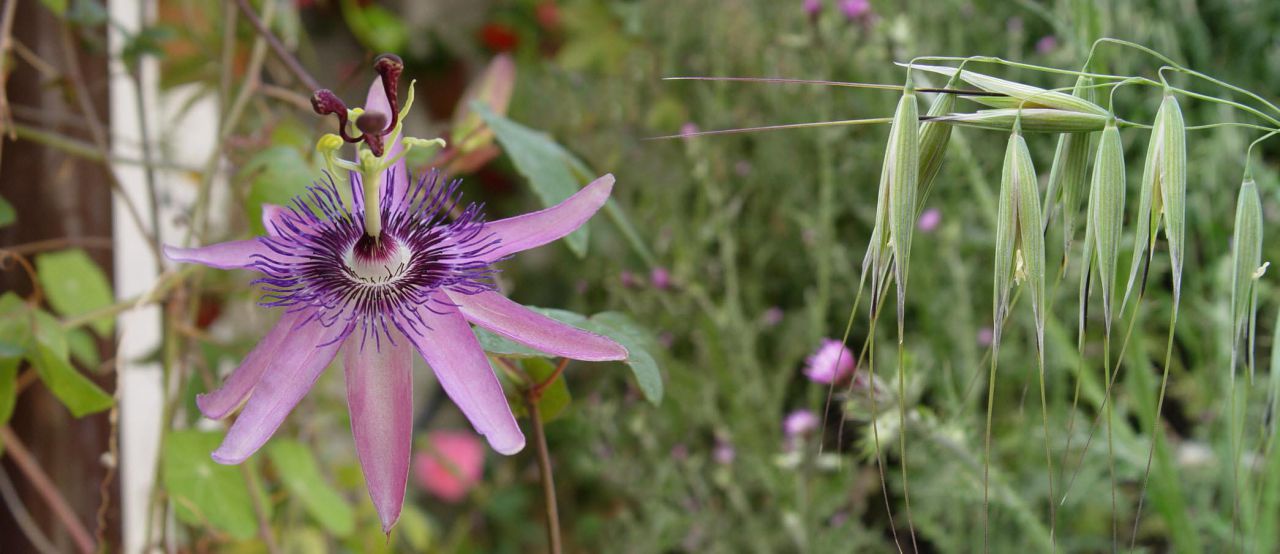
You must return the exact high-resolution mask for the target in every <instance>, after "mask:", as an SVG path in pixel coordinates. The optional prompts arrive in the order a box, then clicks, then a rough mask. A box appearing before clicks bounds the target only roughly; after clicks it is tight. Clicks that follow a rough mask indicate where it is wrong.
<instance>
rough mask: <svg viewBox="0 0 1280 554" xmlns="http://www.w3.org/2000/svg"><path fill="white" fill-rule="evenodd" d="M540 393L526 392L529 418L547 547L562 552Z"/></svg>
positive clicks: (532, 390) (551, 550)
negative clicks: (542, 501)
mask: <svg viewBox="0 0 1280 554" xmlns="http://www.w3.org/2000/svg"><path fill="white" fill-rule="evenodd" d="M539 397H540V394H539V393H538V392H536V390H535V389H533V388H531V389H529V391H528V392H527V393H526V394H525V400H526V401H527V403H528V405H529V419H530V421H532V422H533V425H532V426H533V444H534V447H535V448H536V449H537V456H538V472H539V474H540V476H541V480H542V497H543V500H544V501H545V502H546V510H547V549H548V551H549V552H551V554H560V553H561V551H562V549H563V547H562V546H561V539H560V511H559V508H558V507H557V504H556V483H555V478H554V477H553V476H552V475H551V454H550V452H548V450H547V435H546V432H545V431H544V430H543V425H542V413H541V412H539V411H538V398H539Z"/></svg>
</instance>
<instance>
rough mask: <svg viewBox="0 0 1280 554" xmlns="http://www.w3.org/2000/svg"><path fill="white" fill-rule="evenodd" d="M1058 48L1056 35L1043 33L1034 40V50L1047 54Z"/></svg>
mask: <svg viewBox="0 0 1280 554" xmlns="http://www.w3.org/2000/svg"><path fill="white" fill-rule="evenodd" d="M1057 49H1058V37H1055V36H1053V35H1045V36H1042V37H1040V40H1037V41H1036V52H1039V53H1041V54H1048V53H1050V52H1053V51H1054V50H1057Z"/></svg>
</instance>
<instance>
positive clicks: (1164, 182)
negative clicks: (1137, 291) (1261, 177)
mask: <svg viewBox="0 0 1280 554" xmlns="http://www.w3.org/2000/svg"><path fill="white" fill-rule="evenodd" d="M1186 144H1187V141H1186V125H1185V123H1184V122H1183V120H1182V110H1181V109H1180V108H1179V107H1178V101H1177V100H1176V99H1175V98H1174V97H1173V95H1171V94H1166V95H1165V97H1164V100H1163V101H1161V103H1160V109H1159V111H1157V112H1156V119H1155V123H1154V124H1152V126H1151V139H1150V143H1149V144H1148V145H1147V159H1146V162H1145V164H1144V166H1143V170H1142V188H1141V191H1140V193H1139V194H1140V197H1139V203H1138V218H1137V220H1136V221H1135V224H1136V225H1135V227H1134V237H1133V262H1132V263H1131V264H1130V268H1129V281H1128V283H1127V284H1126V285H1125V290H1124V300H1123V301H1122V302H1121V303H1120V310H1121V311H1124V307H1125V305H1126V304H1128V302H1129V295H1130V294H1131V293H1132V292H1133V287H1134V285H1135V284H1138V286H1140V287H1141V286H1145V281H1146V276H1145V275H1143V276H1141V278H1142V280H1143V282H1142V283H1141V284H1139V283H1138V279H1139V271H1145V270H1144V268H1147V267H1148V266H1149V264H1150V262H1151V257H1153V256H1154V255H1155V241H1156V237H1157V236H1158V233H1159V232H1160V225H1161V222H1164V225H1165V238H1166V239H1167V240H1168V241H1169V257H1170V261H1171V264H1172V266H1173V281H1174V293H1173V294H1174V296H1173V298H1174V303H1175V305H1176V303H1177V300H1178V297H1179V291H1180V289H1181V284H1182V271H1181V270H1182V265H1181V263H1182V248H1183V241H1185V240H1186V235H1185V221H1186V214H1185V203H1186V190H1187V146H1186ZM1144 257H1145V259H1144Z"/></svg>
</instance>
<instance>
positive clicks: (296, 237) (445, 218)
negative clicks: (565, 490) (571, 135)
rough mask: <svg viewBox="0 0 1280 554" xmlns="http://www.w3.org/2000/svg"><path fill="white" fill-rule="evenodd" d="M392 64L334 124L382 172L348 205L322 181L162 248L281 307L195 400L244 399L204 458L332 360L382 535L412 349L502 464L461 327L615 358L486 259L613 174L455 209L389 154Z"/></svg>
mask: <svg viewBox="0 0 1280 554" xmlns="http://www.w3.org/2000/svg"><path fill="white" fill-rule="evenodd" d="M392 58H394V57H391V58H388V57H382V58H379V60H378V62H377V65H376V67H377V68H378V72H379V75H380V77H379V78H378V79H377V80H375V81H374V83H373V85H372V86H371V87H370V89H369V95H368V99H367V101H366V103H365V112H364V115H362V116H361V117H360V119H358V120H357V121H356V124H357V126H358V127H359V128H360V129H361V134H360V135H359V136H357V137H348V136H345V135H346V129H345V124H343V127H344V129H343V131H342V134H343V135H344V139H343V140H344V141H346V142H354V143H357V145H358V147H360V146H359V145H360V143H363V144H364V145H367V147H368V152H366V153H372V154H373V155H374V156H375V157H376V158H375V159H376V160H381V162H375V161H369V162H368V163H370V164H374V165H372V166H370V167H374V168H378V167H382V168H383V169H376V170H368V171H369V173H370V175H369V176H368V177H369V179H368V180H369V183H368V185H369V186H368V188H369V190H370V193H368V194H366V192H365V189H366V186H365V183H364V182H363V181H364V179H362V178H361V177H360V175H359V174H358V173H356V172H352V176H351V195H350V199H351V201H350V202H348V201H344V200H343V197H342V195H340V194H339V192H338V185H337V184H336V183H335V182H334V181H332V180H330V181H328V182H325V183H320V184H317V185H314V186H312V187H310V188H309V189H308V191H307V192H306V193H304V194H303V195H301V196H299V197H298V198H296V199H294V201H293V203H292V205H291V206H289V207H280V206H273V205H264V206H263V219H264V221H263V223H264V225H265V226H266V228H267V235H266V236H262V237H257V238H254V239H249V240H240V241H232V242H225V243H221V244H214V245H210V246H205V247H202V248H176V247H172V246H165V248H164V251H165V255H166V256H168V257H169V259H171V260H174V261H177V262H191V263H199V264H204V265H207V266H211V267H215V268H219V269H248V270H252V271H256V272H258V273H259V274H260V275H261V277H260V278H259V279H258V280H257V281H256V283H258V284H259V285H261V287H262V290H263V293H264V294H263V297H262V300H261V301H260V304H261V305H262V306H264V307H279V308H283V310H281V312H282V314H281V317H280V319H279V321H278V322H277V323H276V325H275V327H274V328H272V330H271V331H270V332H268V333H267V335H266V336H265V337H263V338H262V340H261V341H260V342H259V343H258V345H257V346H256V347H255V348H254V349H253V351H252V352H250V353H249V355H248V356H247V357H246V358H245V359H244V361H243V362H242V363H241V364H240V367H238V368H236V370H235V371H234V372H233V373H232V374H231V376H230V377H228V378H227V379H226V381H225V382H224V383H223V386H222V387H221V388H219V389H218V390H215V391H213V392H210V393H208V394H203V395H200V396H198V397H197V398H196V404H197V405H198V406H199V408H200V411H201V412H202V413H204V415H205V416H206V417H208V418H211V419H221V418H224V417H226V416H227V415H229V414H230V413H231V412H232V411H234V410H235V409H236V408H237V407H238V406H240V405H241V404H244V409H243V410H241V412H240V416H239V417H238V418H236V420H235V423H233V424H232V425H231V428H230V429H229V430H228V431H227V435H226V438H225V439H224V440H223V442H222V445H221V446H219V447H218V449H217V450H215V451H214V452H213V454H212V457H213V459H214V461H216V462H218V463H222V464H238V463H240V462H243V461H245V460H246V459H248V458H249V456H251V455H253V453H254V452H257V450H258V449H259V448H261V447H262V445H263V444H265V443H266V442H267V440H268V439H269V438H271V435H272V434H274V433H275V432H276V429H278V428H279V427H280V425H281V424H282V423H284V419H285V417H286V416H288V414H289V412H291V411H292V410H293V408H294V407H295V406H297V404H298V402H299V401H301V400H302V397H303V396H306V394H307V392H308V391H310V390H311V387H312V385H314V384H315V382H316V381H317V380H318V379H319V378H320V375H321V373H323V372H324V370H325V368H326V367H328V366H329V362H331V361H333V360H334V359H335V358H337V357H338V355H339V353H341V355H342V356H341V357H342V365H343V368H344V370H345V376H346V385H347V406H348V408H349V410H350V412H351V432H352V435H354V437H355V443H356V452H357V454H358V456H359V458H360V465H361V468H362V469H363V470H364V476H365V482H366V483H367V484H368V488H369V495H370V497H371V498H372V499H373V504H374V506H375V507H376V508H377V511H378V515H379V517H380V519H381V520H382V526H383V530H384V531H385V532H389V531H390V529H391V527H392V526H394V525H395V523H396V521H397V520H398V519H399V517H400V510H401V507H402V505H403V503H404V493H405V484H406V482H407V481H408V478H409V469H410V465H409V460H410V450H411V448H412V444H413V413H414V412H413V386H412V382H413V358H414V354H415V352H416V353H417V355H419V356H421V357H422V358H423V359H424V360H426V362H427V365H429V366H430V367H431V369H432V370H433V371H434V372H435V374H436V378H437V380H438V381H439V383H440V386H441V387H442V388H443V389H444V391H445V393H447V394H448V395H449V397H450V398H452V399H453V401H454V404H456V405H457V406H458V409H460V410H461V411H462V413H463V415H465V416H466V417H467V419H469V420H470V421H471V424H472V426H474V427H475V429H476V431H477V432H479V433H480V434H481V435H484V436H485V438H486V439H487V440H488V441H489V445H490V446H491V447H493V449H494V450H496V451H498V452H500V453H502V454H508V455H509V454H514V453H516V452H519V451H520V450H521V449H523V448H524V444H525V439H524V434H523V433H522V432H521V431H520V426H519V425H517V424H516V420H515V417H514V416H513V415H512V414H511V407H510V406H509V405H508V404H507V398H506V396H505V394H504V393H503V390H502V385H501V383H500V382H499V381H498V378H497V376H496V375H494V372H493V367H492V366H491V365H490V364H489V359H488V357H487V356H486V355H485V352H484V349H483V348H481V346H480V343H479V341H477V340H476V336H475V334H474V332H473V331H472V330H471V325H473V324H474V325H476V326H478V327H483V328H485V329H488V330H490V331H493V332H495V333H497V334H499V335H502V336H504V337H506V338H508V339H511V340H513V341H516V342H519V343H521V344H524V345H526V346H529V347H531V348H535V349H537V350H540V351H543V352H546V353H549V354H554V355H556V356H562V357H566V358H573V359H578V360H622V359H625V358H626V357H627V351H626V349H625V348H623V347H622V346H621V345H619V344H617V343H616V342H614V341H613V340H611V339H608V338H606V337H602V336H600V335H596V334H593V333H588V332H586V331H582V330H579V329H577V328H575V327H571V326H568V325H565V324H563V323H559V322H557V321H556V320H553V319H550V318H548V317H546V316H543V315H541V314H539V313H537V312H534V311H531V310H529V309H528V308H525V307H524V306H521V305H520V304H517V303H515V302H513V301H511V300H509V299H507V297H505V296H503V295H502V294H501V293H499V292H498V291H497V290H496V287H495V285H494V283H493V274H494V272H495V271H496V270H495V269H494V267H493V266H494V264H496V263H498V262H500V261H501V260H504V259H506V258H507V257H509V256H511V255H512V254H515V253H517V252H520V251H522V250H528V249H531V248H536V247H538V246H542V245H544V244H547V243H549V242H552V241H555V240H557V239H559V238H561V237H564V236H565V235H567V234H569V233H571V232H573V231H574V230H575V229H577V228H578V227H580V226H582V225H583V224H584V223H586V221H587V220H588V219H590V218H591V216H592V215H594V214H595V213H596V211H597V210H599V209H600V207H601V206H603V205H604V203H605V201H606V200H608V198H609V193H610V192H611V191H612V190H613V181H614V180H613V176H612V175H605V176H602V177H600V178H597V179H596V180H595V181H593V182H592V183H591V184H589V185H587V186H586V187H584V188H583V189H582V190H580V191H578V192H577V193H576V194H574V195H573V196H571V197H569V198H568V199H566V200H565V201H564V202H562V203H560V204H559V205H556V206H552V207H550V208H547V209H545V210H542V211H538V212H533V213H529V214H525V215H521V216H518V217H513V218H510V219H502V220H498V221H492V222H489V221H485V219H484V215H483V213H482V212H481V211H480V207H479V206H476V205H474V204H472V205H467V206H464V205H462V204H461V195H460V193H459V192H458V187H459V186H460V182H459V181H454V182H453V183H445V182H443V180H442V179H441V178H440V176H439V174H438V173H435V172H432V173H430V174H428V175H426V176H424V177H423V178H421V179H419V180H417V181H413V180H410V178H409V176H408V172H407V171H406V169H405V163H404V160H403V159H399V160H398V161H395V160H397V159H398V158H397V156H398V154H399V153H400V152H401V151H402V150H403V148H404V146H403V142H402V141H401V140H399V136H398V135H396V132H397V131H398V130H399V129H400V127H399V126H397V125H396V121H397V114H398V107H397V97H396V92H395V90H396V81H397V80H398V78H399V75H400V70H401V69H402V68H403V65H402V64H400V63H399V60H398V59H394V60H392V61H388V60H389V59H392ZM313 104H314V106H315V108H316V111H317V112H320V113H322V114H334V115H337V116H338V117H339V118H340V119H345V118H346V117H347V115H346V114H347V110H346V106H345V105H343V104H342V101H341V100H339V99H338V98H337V97H336V96H334V95H333V93H331V92H328V91H318V92H317V93H316V95H315V97H314V101H313ZM388 114H389V115H388ZM361 148H362V147H361ZM392 161H395V163H391V162H392ZM381 164H385V165H381ZM365 167H366V166H361V169H362V171H364V170H365ZM366 206H368V207H369V209H368V211H367V213H366ZM451 213H453V214H456V215H455V216H453V217H451V216H450V214H451Z"/></svg>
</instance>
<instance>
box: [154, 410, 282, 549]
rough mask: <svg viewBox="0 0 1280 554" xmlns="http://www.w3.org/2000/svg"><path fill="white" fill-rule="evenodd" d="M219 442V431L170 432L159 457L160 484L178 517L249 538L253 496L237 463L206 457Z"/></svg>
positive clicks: (253, 520) (253, 528)
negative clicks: (227, 462)
mask: <svg viewBox="0 0 1280 554" xmlns="http://www.w3.org/2000/svg"><path fill="white" fill-rule="evenodd" d="M220 442H222V436H221V434H220V433H206V432H202V431H191V430H184V431H174V432H172V433H170V434H169V436H168V438H167V439H166V440H165V444H164V453H163V455H162V460H161V463H162V468H163V471H164V487H165V490H166V491H167V492H168V493H169V498H170V499H171V500H172V501H173V506H174V511H175V512H176V513H177V515H178V519H180V520H182V521H184V522H186V523H188V524H191V525H196V526H204V525H208V526H212V527H215V528H217V529H221V530H223V531H226V532H227V533H228V534H230V535H231V536H233V537H235V538H237V539H249V538H252V537H253V536H254V535H255V533H256V531H257V528H258V524H257V521H256V518H255V516H254V512H253V498H252V497H251V496H250V495H249V486H248V484H247V483H246V482H245V478H244V474H243V473H241V469H240V468H239V467H236V466H224V465H221V464H217V463H214V461H213V459H212V458H210V457H209V453H210V452H212V451H213V450H214V449H216V448H217V447H218V443H220Z"/></svg>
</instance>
